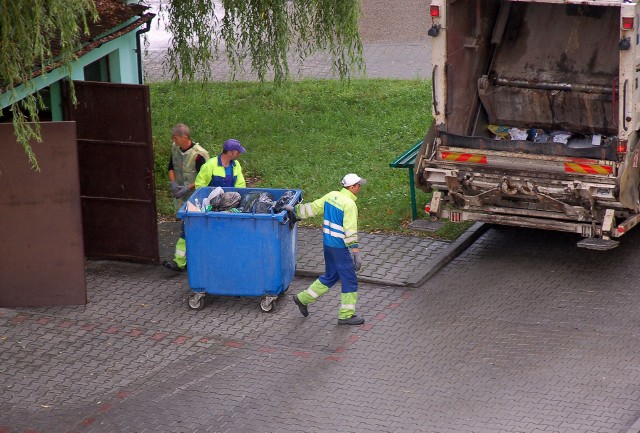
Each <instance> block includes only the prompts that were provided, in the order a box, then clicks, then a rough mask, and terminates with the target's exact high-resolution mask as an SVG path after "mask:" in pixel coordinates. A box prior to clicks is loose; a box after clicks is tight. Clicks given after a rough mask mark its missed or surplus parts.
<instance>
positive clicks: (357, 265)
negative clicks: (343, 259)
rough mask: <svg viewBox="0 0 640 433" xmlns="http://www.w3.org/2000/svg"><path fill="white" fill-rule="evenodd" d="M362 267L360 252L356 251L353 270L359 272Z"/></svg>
mask: <svg viewBox="0 0 640 433" xmlns="http://www.w3.org/2000/svg"><path fill="white" fill-rule="evenodd" d="M361 267H362V258H361V257H360V251H355V252H354V253H353V269H355V270H356V272H357V271H359V270H360V268H361Z"/></svg>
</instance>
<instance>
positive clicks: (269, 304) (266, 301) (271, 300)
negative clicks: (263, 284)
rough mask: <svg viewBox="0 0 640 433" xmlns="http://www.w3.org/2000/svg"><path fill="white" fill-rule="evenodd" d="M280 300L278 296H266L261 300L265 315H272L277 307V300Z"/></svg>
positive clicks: (261, 307)
mask: <svg viewBox="0 0 640 433" xmlns="http://www.w3.org/2000/svg"><path fill="white" fill-rule="evenodd" d="M276 299H278V297H277V296H265V297H264V298H262V299H261V300H260V309H262V311H264V312H265V313H271V312H272V311H273V308H274V307H275V305H276V304H275V300H276Z"/></svg>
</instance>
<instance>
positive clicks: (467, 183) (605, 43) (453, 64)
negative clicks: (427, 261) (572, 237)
mask: <svg viewBox="0 0 640 433" xmlns="http://www.w3.org/2000/svg"><path fill="white" fill-rule="evenodd" d="M429 7H430V19H431V23H430V27H429V28H428V34H429V35H430V36H431V37H432V38H431V46H432V64H433V70H432V86H433V87H432V101H431V102H432V112H433V117H434V123H433V125H432V127H431V128H430V129H429V131H428V133H427V134H426V137H425V139H424V140H423V144H422V147H421V148H420V151H419V152H418V155H417V156H416V161H415V166H414V173H415V182H416V185H418V186H419V187H420V188H421V189H423V190H424V191H426V192H432V193H433V194H432V198H431V201H430V202H429V203H427V205H426V206H425V210H426V211H427V212H428V213H429V215H430V216H431V217H432V218H434V219H448V220H451V221H480V222H486V223H492V224H498V225H510V226H517V227H529V228H537V229H544V230H556V231H565V232H573V233H578V234H580V235H582V238H581V240H580V241H579V242H578V243H577V245H578V246H580V247H586V248H591V249H597V250H607V249H610V248H614V247H615V246H617V245H618V242H619V240H618V238H620V237H621V236H623V235H624V234H625V233H627V232H628V231H629V230H630V229H632V228H633V227H634V226H635V225H637V224H638V223H639V222H640V194H639V192H640V191H639V187H640V168H639V161H638V159H639V152H640V147H639V146H638V141H639V138H640V137H639V135H638V131H639V129H640V115H639V103H640V90H639V89H638V85H639V82H638V79H639V75H640V46H639V44H640V36H639V33H638V25H639V21H640V8H639V6H638V2H637V1H622V0H579V1H573V0H546V1H540V0H530V1H521V0H517V1H510V0H432V1H431V3H430V5H429Z"/></svg>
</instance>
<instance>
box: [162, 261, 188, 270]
mask: <svg viewBox="0 0 640 433" xmlns="http://www.w3.org/2000/svg"><path fill="white" fill-rule="evenodd" d="M162 266H164V267H165V268H167V269H171V270H172V271H176V272H182V271H184V269H182V268H181V267H180V266H178V264H177V263H176V262H174V261H173V260H167V261H165V262H164V263H162Z"/></svg>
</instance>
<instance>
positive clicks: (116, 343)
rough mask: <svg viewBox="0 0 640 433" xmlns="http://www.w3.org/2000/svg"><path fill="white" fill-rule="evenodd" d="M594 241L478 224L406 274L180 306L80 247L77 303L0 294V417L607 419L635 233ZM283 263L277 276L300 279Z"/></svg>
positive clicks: (194, 423) (620, 357)
mask: <svg viewBox="0 0 640 433" xmlns="http://www.w3.org/2000/svg"><path fill="white" fill-rule="evenodd" d="M628 236H629V237H628V238H626V239H625V242H623V245H622V246H621V247H619V248H618V249H616V250H613V251H611V252H609V253H606V254H603V253H599V252H590V251H583V250H578V249H576V248H575V246H574V245H575V241H576V240H577V238H575V237H572V236H569V235H563V234H557V233H544V232H537V231H533V230H515V229H492V230H489V231H488V232H487V233H486V234H485V235H484V236H483V237H482V238H480V240H478V241H477V242H476V243H475V244H474V245H473V246H472V247H471V248H469V249H468V250H467V251H466V252H465V253H464V254H463V255H461V256H460V257H459V258H458V259H456V260H454V261H453V262H452V263H450V264H449V265H448V266H447V267H445V268H444V269H443V270H442V271H441V272H440V273H438V274H437V275H436V276H435V277H434V278H432V279H431V280H429V281H428V282H427V283H426V284H424V285H423V286H422V287H420V288H418V289H407V288H405V287H399V286H388V285H377V284H369V283H364V284H362V285H361V291H360V293H361V298H360V302H359V305H358V309H359V313H361V314H364V315H365V316H366V317H367V319H368V322H367V324H366V325H365V326H362V327H351V328H349V327H346V328H345V327H338V326H337V325H336V313H337V307H338V303H339V294H338V290H333V291H331V292H330V293H329V294H328V295H327V296H326V297H325V298H324V299H322V301H321V302H320V303H318V304H316V305H314V306H312V307H311V315H310V317H308V318H307V319H305V318H303V317H302V316H300V315H299V313H298V311H297V308H296V307H295V305H293V303H292V302H291V300H290V299H287V298H285V299H283V300H282V301H279V305H278V308H277V309H276V311H275V312H274V313H272V314H265V313H262V312H261V311H260V309H259V307H258V304H257V301H256V299H255V298H224V299H223V298H219V299H217V300H213V301H212V302H211V303H210V304H208V305H207V306H206V307H205V309H204V310H202V311H192V310H188V309H187V307H186V305H185V303H186V298H187V297H188V295H189V294H190V291H189V288H188V285H187V278H186V275H184V274H177V273H173V272H170V271H168V270H165V269H164V268H162V267H160V266H150V265H138V264H130V263H118V262H108V261H90V262H88V264H87V279H88V291H89V299H90V303H89V304H88V305H87V306H86V307H84V306H83V307H49V308H31V309H17V310H7V309H0V389H1V390H2V392H1V393H0V414H1V415H0V432H3V433H7V432H24V431H30V432H72V431H73V432H201V431H212V432H255V431H265V432H334V431H341V432H372V431H375V432H487V433H489V432H625V431H627V429H628V427H629V426H630V425H631V424H632V423H633V422H634V420H635V419H636V418H637V416H638V414H639V413H640V403H639V401H640V368H638V362H637V359H638V355H640V349H638V347H639V345H638V338H639V336H640V313H638V308H637V305H638V303H639V302H640V289H639V288H638V287H637V284H635V273H636V272H635V268H636V263H637V261H638V258H637V252H636V251H635V245H637V244H638V243H639V242H640V232H638V233H633V232H632V233H630V234H629V235H628ZM310 281H311V280H310V279H308V278H301V277H298V278H295V279H294V281H293V282H292V285H291V288H290V292H295V291H297V290H300V289H302V288H304V287H306V286H307V284H309V283H310Z"/></svg>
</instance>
